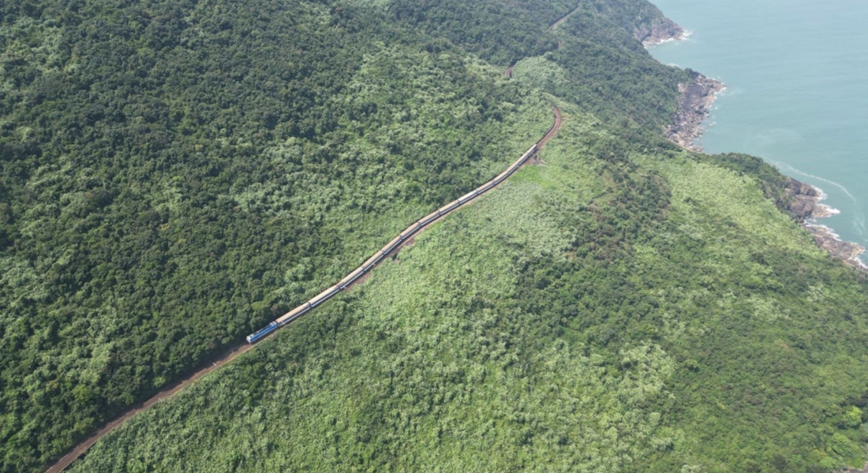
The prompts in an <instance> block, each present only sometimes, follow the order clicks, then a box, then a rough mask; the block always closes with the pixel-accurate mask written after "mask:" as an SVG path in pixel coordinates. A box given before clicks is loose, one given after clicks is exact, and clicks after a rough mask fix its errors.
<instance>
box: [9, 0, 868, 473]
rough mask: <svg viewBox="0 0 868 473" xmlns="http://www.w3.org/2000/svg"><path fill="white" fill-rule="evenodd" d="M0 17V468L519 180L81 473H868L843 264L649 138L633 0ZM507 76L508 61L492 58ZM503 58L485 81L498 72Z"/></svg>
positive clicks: (650, 13)
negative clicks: (526, 162)
mask: <svg viewBox="0 0 868 473" xmlns="http://www.w3.org/2000/svg"><path fill="white" fill-rule="evenodd" d="M576 5H577V3H576V2H574V1H550V2H549V1H543V0H526V1H518V0H485V1H479V2H460V1H457V0H442V1H432V0H429V1H427V2H419V1H415V0H355V1H349V0H346V1H339V0H335V1H330V0H322V1H302V0H296V1H291V0H290V1H284V0H264V1H262V2H257V3H256V4H255V5H252V4H249V3H245V2H239V1H236V0H219V1H218V0H204V1H194V0H182V1H180V2H168V1H166V0H147V1H143V2H138V3H130V2H120V1H112V0H72V1H60V0H44V1H35V0H24V1H18V2H3V1H2V0H0V49H2V54H0V71H2V74H0V81H2V84H0V163H2V166H0V260H2V267H3V272H2V274H0V337H2V338H0V340H2V342H0V343H2V345H0V370H2V371H0V390H2V394H0V396H2V397H0V441H2V447H0V448H2V455H0V471H3V472H7V471H8V472H19V471H38V470H39V468H41V467H43V466H44V465H45V464H46V463H47V462H49V461H50V460H52V459H54V458H57V457H58V456H60V455H61V454H62V453H63V452H64V451H65V450H66V449H68V448H70V447H71V446H72V445H74V444H75V442H76V441H78V440H80V439H81V438H83V437H84V436H86V435H87V434H89V433H91V432H93V431H94V430H95V429H96V428H97V427H98V426H99V425H101V424H102V423H104V422H106V421H107V420H108V419H110V418H112V417H114V416H116V415H117V414H119V413H120V412H123V411H124V410H125V409H126V408H127V407H129V406H131V405H133V404H135V403H136V402H137V401H140V400H142V399H144V398H145V397H147V396H148V395H150V394H152V393H153V392H155V391H156V390H158V389H159V388H160V387H163V386H165V385H166V384H168V383H171V382H172V381H173V380H175V379H177V378H178V377H179V376H181V375H183V374H184V373H187V372H190V371H191V370H193V369H195V368H197V367H199V366H202V365H203V364H204V363H207V361H208V359H209V358H210V357H213V356H215V355H216V354H219V353H222V352H223V351H224V350H226V349H227V348H228V347H231V346H234V345H236V344H238V343H240V342H241V341H242V340H243V336H244V335H246V334H247V333H249V332H251V331H252V330H255V329H256V328H258V327H259V326H261V325H262V324H263V323H264V322H266V321H268V320H270V319H272V318H274V316H275V315H278V314H281V313H282V312H283V311H285V310H287V309H289V308H291V307H294V306H295V305H296V304H298V303H300V302H301V301H303V300H305V299H306V298H308V297H310V296H311V295H312V294H315V293H317V292H318V291H319V290H321V289H323V288H324V287H326V286H328V285H330V284H333V283H334V282H335V281H336V280H338V279H339V278H340V277H342V276H343V275H344V274H345V273H346V272H347V271H348V270H350V269H352V268H354V267H355V266H356V265H357V264H358V263H359V262H361V261H363V260H364V259H365V258H367V257H368V256H369V255H370V254H371V253H373V252H374V251H375V250H376V249H377V248H379V247H380V246H381V245H382V244H383V243H385V242H386V241H388V240H389V239H391V237H392V236H394V234H396V233H397V232H398V231H399V230H400V229H402V228H404V226H406V225H407V224H408V223H410V222H412V221H413V220H415V219H417V218H418V217H420V216H422V215H424V214H425V213H427V212H429V211H430V210H432V209H434V208H436V207H437V206H439V205H441V204H443V203H445V202H447V201H449V200H451V199H454V198H456V197H457V196H459V195H461V194H462V193H463V192H465V191H466V190H468V189H471V188H473V187H475V186H477V185H479V184H480V183H482V182H484V181H485V180H487V179H490V178H491V177H492V176H494V175H495V174H497V173H499V172H500V171H502V170H503V169H504V168H505V167H506V166H507V165H508V163H510V162H512V161H513V160H514V159H515V158H516V157H517V156H518V155H519V154H520V153H521V152H523V151H524V150H525V149H527V148H528V147H529V146H530V144H532V143H533V142H535V141H536V140H537V139H538V138H539V137H541V135H542V133H543V132H544V131H545V130H546V129H547V128H548V127H549V126H550V125H551V121H552V116H551V112H550V104H551V102H552V101H555V102H556V103H557V104H558V105H559V106H560V107H561V108H562V110H564V111H565V112H566V113H567V122H566V125H565V127H564V129H563V130H562V131H561V133H560V135H559V136H558V138H557V139H556V140H554V141H552V142H551V143H550V144H549V145H548V146H547V147H546V149H545V150H544V152H543V153H542V156H541V158H542V160H543V162H544V164H543V165H540V166H535V167H530V168H525V169H523V170H522V171H520V172H519V173H518V174H517V175H516V176H515V177H514V178H513V179H511V180H510V181H509V182H508V183H507V184H506V185H505V186H504V187H503V188H500V189H498V190H496V191H495V192H493V193H492V194H491V195H489V196H486V197H485V198H483V199H482V200H481V201H480V202H478V203H476V204H474V205H473V206H471V207H470V208H468V209H466V210H462V211H461V212H459V213H458V214H457V215H454V216H451V217H449V218H447V219H446V220H445V221H444V222H443V223H441V224H438V225H436V226H435V227H434V228H432V229H431V230H430V231H429V232H426V233H425V234H423V235H422V236H420V237H419V238H418V240H417V242H416V243H415V245H414V246H412V247H410V248H408V249H406V250H404V251H402V252H401V254H400V255H399V257H398V258H397V259H395V260H394V261H391V262H389V263H387V264H385V265H384V266H383V267H382V268H380V269H378V270H377V271H375V273H374V275H373V277H372V278H371V279H370V280H369V281H368V282H366V283H365V284H363V285H361V286H359V288H357V289H354V290H353V291H351V292H349V293H345V294H342V295H341V296H339V297H338V298H337V300H335V301H333V302H330V303H329V304H328V305H326V306H324V307H323V308H321V309H319V310H317V311H316V312H314V313H312V314H310V315H309V316H307V317H306V318H305V319H303V320H302V321H300V322H298V323H296V324H293V326H291V327H289V328H287V329H284V330H283V331H281V333H280V334H278V336H276V337H274V338H273V339H271V340H268V341H266V342H264V343H262V344H261V345H260V346H258V347H257V348H256V349H254V350H253V351H252V352H250V353H248V354H246V355H244V356H243V357H242V358H240V359H238V360H236V362H233V363H232V364H231V365H230V366H228V367H227V368H225V369H223V370H220V371H217V372H215V373H213V374H211V375H209V376H208V377H206V378H205V379H203V380H202V381H201V382H199V383H197V384H196V385H195V386H193V387H192V388H191V389H189V390H188V391H186V392H183V393H181V394H180V395H178V396H176V397H175V398H173V399H171V400H170V401H167V402H164V403H161V404H160V405H158V406H157V407H156V408H154V409H152V410H150V411H149V412H147V413H145V414H143V415H141V416H139V417H137V418H135V419H134V420H133V421H131V422H129V423H128V424H127V425H125V426H124V427H122V428H120V429H119V430H118V431H117V432H115V433H113V434H111V435H109V436H108V437H106V438H105V439H104V440H103V441H101V442H99V443H98V444H97V445H96V446H95V447H94V449H93V450H92V451H91V452H90V453H88V455H87V456H86V457H85V458H84V459H83V460H81V461H79V462H77V463H76V464H75V465H74V467H73V470H74V471H82V472H84V471H87V472H98V471H105V472H109V471H191V472H201V471H215V472H217V471H220V472H222V471H288V470H318V471H358V470H365V471H374V470H376V471H380V470H435V469H439V470H449V471H453V470H458V469H475V470H489V471H503V470H517V469H534V470H547V471H548V470H559V471H594V472H598V471H613V472H615V471H625V472H629V471H636V472H639V471H655V472H658V471H659V472H661V473H662V472H671V471H682V472H700V471H708V472H718V471H720V472H723V471H757V472H779V471H780V472H790V471H792V472H807V471H811V472H814V471H817V472H820V471H832V470H835V469H838V468H841V467H843V466H844V465H853V466H856V465H859V466H861V464H863V463H864V459H865V453H864V449H863V447H862V446H863V445H864V444H865V443H866V442H868V427H866V424H865V423H864V422H865V421H866V420H868V414H866V415H864V416H863V413H862V412H863V409H868V370H866V369H865V368H864V366H866V361H868V360H866V358H868V348H866V346H868V345H866V341H868V325H866V317H865V316H866V311H868V309H866V304H865V302H866V301H865V295H864V294H865V289H866V281H865V278H864V276H860V275H858V274H856V273H855V272H853V271H852V270H851V269H849V268H846V267H844V266H843V265H841V264H840V263H838V262H833V261H830V260H829V259H828V258H827V257H826V255H825V254H823V253H822V252H820V251H819V250H817V249H816V248H814V247H813V245H812V243H811V240H810V237H809V236H808V235H807V234H805V233H804V232H802V231H801V230H800V229H799V228H798V226H797V225H796V224H795V223H793V222H792V221H791V220H790V219H789V218H788V217H787V216H786V215H784V214H783V213H781V212H780V211H779V210H778V209H777V208H776V207H775V204H776V203H777V204H778V205H779V206H781V207H785V205H786V197H785V195H784V193H783V191H782V186H783V178H782V177H781V176H780V174H778V173H777V172H776V171H775V170H774V169H772V168H770V167H769V166H767V165H765V164H763V163H762V162H761V161H759V160H756V159H753V158H749V157H745V156H738V155H728V156H715V157H708V156H703V155H696V154H691V153H687V152H684V151H681V150H679V149H677V148H676V147H674V146H673V145H671V144H669V143H667V142H665V141H664V140H663V139H662V137H661V133H660V132H661V130H662V129H663V127H664V126H665V125H666V124H667V123H668V120H670V119H671V117H672V116H673V114H674V112H675V107H676V98H677V95H678V88H677V85H678V83H679V82H683V81H685V80H687V77H688V74H687V73H686V72H684V71H680V70H677V69H674V68H670V67H666V66H663V65H661V64H658V63H657V62H656V61H654V60H653V59H652V58H651V57H650V56H649V55H648V54H647V53H646V52H645V50H644V49H643V48H642V46H641V44H639V43H638V41H636V40H635V39H634V38H633V36H634V31H635V29H636V28H639V27H640V26H643V25H647V24H648V23H649V22H652V23H653V22H655V21H659V19H660V18H661V16H660V13H659V11H657V10H656V8H654V7H653V6H651V5H650V4H648V3H646V2H645V1H644V0H617V1H616V0H587V1H583V2H581V3H579V4H578V10H577V11H576V13H575V14H574V15H572V16H570V18H569V19H567V21H565V22H564V23H563V24H562V25H561V26H559V27H558V28H557V29H555V30H554V31H551V30H549V25H550V24H552V23H553V22H554V21H555V20H557V19H558V18H560V17H562V16H563V15H565V14H566V13H568V12H570V11H571V10H573V9H574V8H576ZM516 63H517V64H516ZM511 64H516V67H515V70H514V79H512V80H509V79H507V78H505V77H503V70H504V69H505V68H506V66H507V65H511Z"/></svg>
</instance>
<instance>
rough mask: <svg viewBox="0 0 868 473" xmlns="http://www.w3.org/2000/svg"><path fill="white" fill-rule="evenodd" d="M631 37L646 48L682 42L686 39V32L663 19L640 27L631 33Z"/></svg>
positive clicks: (667, 19) (672, 22)
mask: <svg viewBox="0 0 868 473" xmlns="http://www.w3.org/2000/svg"><path fill="white" fill-rule="evenodd" d="M633 37H634V38H636V40H638V41H639V42H641V43H642V44H644V45H645V47H648V46H655V45H657V44H660V43H666V42H669V41H679V40H682V39H684V38H686V37H687V32H686V31H685V30H684V28H682V27H680V26H678V24H676V23H675V22H674V21H672V20H670V19H669V18H664V19H662V20H660V21H658V22H655V23H653V24H651V25H647V26H640V27H639V28H637V29H636V31H634V32H633Z"/></svg>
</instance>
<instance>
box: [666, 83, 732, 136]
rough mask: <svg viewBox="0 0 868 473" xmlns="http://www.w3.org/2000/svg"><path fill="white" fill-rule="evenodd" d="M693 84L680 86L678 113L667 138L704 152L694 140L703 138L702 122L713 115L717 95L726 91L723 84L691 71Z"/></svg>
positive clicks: (667, 131) (668, 130)
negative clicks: (712, 109)
mask: <svg viewBox="0 0 868 473" xmlns="http://www.w3.org/2000/svg"><path fill="white" fill-rule="evenodd" d="M690 75H691V78H692V82H689V83H686V84H679V85H678V90H679V91H680V92H681V97H680V98H679V99H678V112H677V113H676V114H675V119H674V120H673V123H672V125H670V126H669V128H667V129H666V132H665V134H666V138H668V139H669V140H670V141H672V142H673V143H675V144H677V145H678V146H681V147H683V148H687V149H689V150H693V151H702V147H701V146H699V145H697V144H695V143H694V140H695V139H697V138H699V137H700V136H702V133H703V132H704V131H705V129H704V128H703V127H702V122H703V121H705V119H706V118H708V116H709V115H710V114H711V106H712V105H713V104H714V101H715V100H716V99H717V94H718V93H720V92H722V91H723V90H724V89H726V86H725V85H724V84H723V82H720V81H717V80H714V79H710V78H708V77H706V76H704V75H702V74H700V73H698V72H694V71H690Z"/></svg>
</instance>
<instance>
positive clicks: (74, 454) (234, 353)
mask: <svg viewBox="0 0 868 473" xmlns="http://www.w3.org/2000/svg"><path fill="white" fill-rule="evenodd" d="M251 348H253V345H248V344H246V343H245V344H244V345H239V346H237V347H235V348H233V349H232V350H230V351H229V352H228V353H226V354H224V355H223V356H222V357H220V358H218V359H216V360H212V361H211V364H210V365H208V366H207V367H205V368H202V369H201V370H199V371H197V372H195V373H193V374H192V375H190V376H188V377H186V378H184V379H182V380H180V381H178V382H176V383H174V384H172V385H170V386H168V387H166V388H165V389H163V390H162V391H160V392H159V393H157V394H156V395H154V397H152V398H150V399H148V400H147V401H145V402H143V403H142V404H139V405H138V406H136V407H135V408H133V409H132V410H130V411H128V412H127V413H126V414H124V415H122V416H121V417H119V418H117V419H115V420H113V421H111V422H110V423H109V424H108V425H106V426H105V427H103V428H102V429H100V430H99V432H97V433H95V434H93V435H92V436H90V437H89V438H88V439H87V440H85V441H83V442H81V443H80V444H78V445H77V446H76V447H75V449H73V450H72V451H71V452H69V453H67V454H66V455H65V456H63V457H62V458H61V459H60V460H58V461H57V463H55V464H54V465H52V466H51V468H49V469H47V470H45V473H60V472H61V471H63V470H64V469H65V468H66V467H68V466H69V465H70V463H72V462H73V461H75V460H76V459H77V458H78V457H80V456H81V455H82V454H83V453H84V452H86V451H87V450H88V449H89V448H90V447H91V446H93V444H95V443H96V441H97V440H99V439H100V438H102V437H103V436H104V435H106V434H107V433H109V432H111V431H112V430H114V429H116V428H117V427H118V426H120V425H121V424H123V423H124V422H126V421H127V420H129V419H131V418H132V417H133V416H135V415H136V414H138V413H140V412H142V411H145V410H147V409H149V408H150V407H151V406H153V405H154V404H156V403H157V402H159V401H162V400H163V399H166V398H168V397H171V396H172V395H174V394H175V393H177V392H178V391H180V390H182V389H184V388H185V387H187V386H189V385H190V384H192V383H193V382H195V381H196V380H197V379H199V378H201V377H202V376H205V375H206V374H208V373H210V372H212V371H214V370H216V369H217V368H220V367H221V366H223V365H225V364H226V363H229V362H230V361H232V360H234V359H235V358H236V357H238V356H239V355H241V354H242V353H245V352H247V351H248V350H250V349H251Z"/></svg>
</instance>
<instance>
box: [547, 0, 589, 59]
mask: <svg viewBox="0 0 868 473" xmlns="http://www.w3.org/2000/svg"><path fill="white" fill-rule="evenodd" d="M580 6H582V2H581V1H579V3H578V5H576V8H573V9H572V10H571V11H570V12H569V13H567V14H566V15H564V16H563V17H561V19H560V20H558V21H556V22H554V23H552V24H551V25H549V31H554V30H555V28H557V27H558V26H561V24H562V23H563V22H565V21H567V19H568V18H569V17H571V16H573V14H574V13H576V12H577V11H579V7H580ZM558 49H560V45H558Z"/></svg>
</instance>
